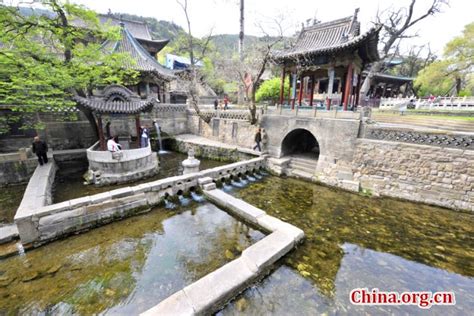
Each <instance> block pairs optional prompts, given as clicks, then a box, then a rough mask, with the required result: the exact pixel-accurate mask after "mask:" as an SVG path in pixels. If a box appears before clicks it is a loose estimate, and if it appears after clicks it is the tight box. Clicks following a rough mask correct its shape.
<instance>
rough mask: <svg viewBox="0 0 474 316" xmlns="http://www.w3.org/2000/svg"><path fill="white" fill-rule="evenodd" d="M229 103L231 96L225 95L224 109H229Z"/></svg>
mask: <svg viewBox="0 0 474 316" xmlns="http://www.w3.org/2000/svg"><path fill="white" fill-rule="evenodd" d="M228 105H229V98H228V97H227V95H225V96H224V110H227V107H228Z"/></svg>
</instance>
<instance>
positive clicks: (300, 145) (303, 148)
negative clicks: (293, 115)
mask: <svg viewBox="0 0 474 316" xmlns="http://www.w3.org/2000/svg"><path fill="white" fill-rule="evenodd" d="M281 152H282V155H283V156H289V155H297V156H304V157H307V158H312V159H318V157H319V143H318V141H317V140H316V137H314V135H313V134H312V133H311V132H310V131H308V130H306V129H302V128H297V129H295V130H292V131H291V132H289V133H288V134H287V135H286V136H285V138H284V139H283V141H282V143H281Z"/></svg>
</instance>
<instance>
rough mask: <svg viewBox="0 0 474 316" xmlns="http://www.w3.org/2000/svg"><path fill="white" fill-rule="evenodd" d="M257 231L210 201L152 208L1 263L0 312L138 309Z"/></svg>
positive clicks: (219, 261)
mask: <svg viewBox="0 0 474 316" xmlns="http://www.w3.org/2000/svg"><path fill="white" fill-rule="evenodd" d="M262 237H263V234H262V233H260V232H258V231H255V230H253V229H251V228H249V227H247V226H246V225H243V224H242V223H240V222H239V221H237V220H235V219H234V218H232V217H231V216H229V215H228V214H227V213H225V212H223V211H220V210H219V209H218V208H217V207H215V206H213V205H211V204H209V203H204V204H197V203H192V204H190V205H189V206H187V207H179V208H177V209H175V210H166V209H164V208H157V209H155V210H153V211H152V212H151V213H148V214H145V215H142V216H136V217H131V218H128V219H126V220H123V221H120V222H115V223H112V224H109V225H107V226H103V227H100V228H97V229H94V230H92V231H90V232H88V233H86V234H82V235H78V236H73V237H70V238H68V239H65V240H61V241H57V242H54V243H51V244H48V245H46V246H43V247H40V248H38V249H35V250H32V251H30V252H27V253H26V254H25V256H23V257H20V256H16V257H12V258H8V259H5V260H3V261H0V314H42V313H58V314H72V313H78V314H95V313H104V312H105V313H110V314H123V315H128V314H138V313H139V312H141V311H144V310H146V309H148V308H150V307H151V306H153V305H155V304H157V303H158V302H159V301H161V300H162V299H164V298H166V297H167V296H169V295H171V294H172V293H174V292H175V291H177V290H179V289H181V288H182V287H184V286H186V285H188V284H190V283H192V282H193V281H195V280H197V279H199V278H200V277H202V276H204V275H206V274H208V273H210V272H211V271H213V270H214V269H216V268H218V267H220V266H222V265H223V264H225V263H226V262H228V261H230V260H232V258H233V257H234V256H237V255H239V251H240V250H242V249H245V248H246V247H248V246H249V245H250V244H252V243H254V242H256V241H257V240H259V239H261V238H262Z"/></svg>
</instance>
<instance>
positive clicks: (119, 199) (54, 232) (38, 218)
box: [15, 158, 265, 246]
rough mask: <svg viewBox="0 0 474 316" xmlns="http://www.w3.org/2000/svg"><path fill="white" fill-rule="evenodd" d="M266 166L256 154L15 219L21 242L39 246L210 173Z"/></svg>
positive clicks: (32, 209)
mask: <svg viewBox="0 0 474 316" xmlns="http://www.w3.org/2000/svg"><path fill="white" fill-rule="evenodd" d="M263 167H265V159H264V158H254V159H250V160H247V161H240V162H236V163H232V164H228V165H224V166H220V167H216V168H212V169H207V170H203V171H200V172H197V173H190V174H187V175H182V176H176V177H170V178H166V179H162V180H157V181H152V182H148V183H144V184H140V185H136V186H131V187H125V188H121V189H117V190H112V191H109V192H104V193H99V194H95V195H91V196H85V197H81V198H77V199H73V200H69V201H65V202H61V203H57V204H52V205H48V206H43V205H29V206H28V207H27V208H24V209H23V210H22V212H19V213H17V214H16V216H15V223H16V225H17V227H18V231H19V234H20V239H21V242H22V243H23V244H31V245H32V246H38V245H41V244H44V243H47V242H49V241H52V240H54V239H57V238H60V237H63V236H66V235H69V234H73V233H77V232H80V231H84V230H87V229H90V228H92V227H95V226H100V225H103V224H105V223H109V222H111V221H114V220H118V219H120V218H123V217H128V216H132V215H135V214H139V213H142V212H147V211H149V210H151V208H152V207H153V206H155V205H158V204H159V203H160V202H161V201H162V199H163V198H165V197H167V196H173V195H177V194H179V193H182V192H185V191H187V190H190V189H191V188H192V187H197V186H198V180H199V179H201V178H206V177H210V178H212V179H213V180H215V181H218V180H221V179H222V178H229V177H231V176H236V175H238V174H244V173H246V172H252V171H255V170H258V169H260V168H263Z"/></svg>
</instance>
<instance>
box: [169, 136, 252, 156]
mask: <svg viewBox="0 0 474 316" xmlns="http://www.w3.org/2000/svg"><path fill="white" fill-rule="evenodd" d="M194 139H195V137H193V135H189V134H186V135H179V136H176V137H175V138H174V139H173V142H172V146H171V147H172V149H173V150H174V151H177V152H180V153H184V154H186V153H187V152H188V151H189V150H190V149H193V150H194V154H195V156H196V157H202V158H208V159H213V160H220V161H240V160H246V159H250V158H253V157H255V156H258V155H260V153H259V152H255V151H253V150H251V149H247V148H242V147H239V146H235V145H234V146H232V145H227V144H223V143H218V142H214V141H206V142H200V141H195V140H194Z"/></svg>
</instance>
